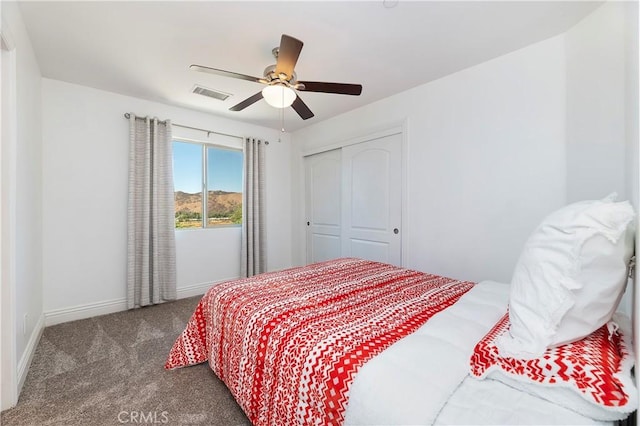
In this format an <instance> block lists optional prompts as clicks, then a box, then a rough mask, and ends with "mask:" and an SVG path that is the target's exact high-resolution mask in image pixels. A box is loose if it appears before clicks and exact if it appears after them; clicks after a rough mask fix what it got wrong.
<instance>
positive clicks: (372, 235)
mask: <svg viewBox="0 0 640 426" xmlns="http://www.w3.org/2000/svg"><path fill="white" fill-rule="evenodd" d="M401 142H402V135H401V134H395V135H390V136H385V137H382V138H379V139H374V140H370V141H367V142H362V143H358V144H355V145H349V146H346V147H343V148H342V256H352V257H359V258H363V259H369V260H375V261H380V262H386V263H391V264H393V265H397V266H401V265H402V258H401V248H402V244H401V235H402V234H401V231H402V228H401V223H400V222H401V218H402V194H401V188H402V181H401V180H402V178H401V167H402V160H401V158H402V157H401V146H402V143H401Z"/></svg>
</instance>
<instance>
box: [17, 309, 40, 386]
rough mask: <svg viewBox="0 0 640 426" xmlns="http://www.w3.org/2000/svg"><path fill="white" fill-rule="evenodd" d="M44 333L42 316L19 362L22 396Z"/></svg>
mask: <svg viewBox="0 0 640 426" xmlns="http://www.w3.org/2000/svg"><path fill="white" fill-rule="evenodd" d="M43 331H44V314H43V315H40V318H38V322H37V323H36V325H35V327H34V328H33V331H32V332H31V336H29V341H28V342H27V346H26V347H25V348H24V353H23V354H22V357H21V358H20V361H19V362H18V395H20V392H22V386H23V385H24V381H25V379H26V378H27V373H28V372H29V367H30V366H31V361H33V355H34V354H35V353H36V348H37V347H38V342H39V341H40V337H42V332H43Z"/></svg>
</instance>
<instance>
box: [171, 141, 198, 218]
mask: <svg viewBox="0 0 640 426" xmlns="http://www.w3.org/2000/svg"><path fill="white" fill-rule="evenodd" d="M202 173H203V171H202V144H194V143H186V142H173V186H174V202H175V218H176V228H179V229H181V228H202V211H203V209H202V207H203V203H202V182H203V180H202Z"/></svg>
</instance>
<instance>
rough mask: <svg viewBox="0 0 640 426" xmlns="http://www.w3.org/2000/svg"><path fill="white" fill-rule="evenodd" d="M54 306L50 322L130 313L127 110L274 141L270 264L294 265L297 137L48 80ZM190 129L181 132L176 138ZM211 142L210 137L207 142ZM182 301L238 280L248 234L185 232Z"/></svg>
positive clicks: (48, 253)
mask: <svg viewBox="0 0 640 426" xmlns="http://www.w3.org/2000/svg"><path fill="white" fill-rule="evenodd" d="M42 99H43V131H44V138H43V146H44V151H43V153H44V158H43V180H44V197H43V200H44V201H43V204H44V205H43V209H44V241H43V252H44V265H43V267H44V310H45V313H46V316H47V323H55V322H60V321H66V320H69V319H74V318H77V317H84V316H90V315H95V314H96V313H103V312H111V311H115V310H120V309H123V307H124V297H125V294H126V247H127V240H126V238H127V226H126V222H127V170H128V144H129V124H128V120H126V119H125V118H124V117H123V114H124V113H125V112H133V113H135V114H137V115H150V116H157V117H159V118H161V119H171V120H172V121H173V122H174V123H178V124H184V125H188V126H194V127H199V128H205V129H211V130H215V131H219V132H223V133H229V134H234V135H239V136H255V137H259V138H263V139H266V140H268V141H270V145H269V146H268V147H267V160H266V166H267V177H266V180H267V185H266V191H267V199H268V203H267V206H266V208H267V235H268V237H269V238H268V241H267V258H268V268H269V269H270V270H273V269H279V268H283V267H287V266H289V265H291V246H290V241H291V231H290V228H291V226H290V216H291V203H290V199H289V197H288V194H289V193H290V174H289V170H290V168H289V164H290V161H291V160H290V154H289V146H290V138H289V136H288V135H284V136H282V142H281V143H278V142H277V140H278V137H279V136H280V135H279V133H278V132H277V131H276V130H273V129H267V128H263V127H258V126H253V125H249V124H244V123H241V122H237V121H233V120H228V119H224V118H220V117H215V116H212V115H210V114H205V113H201V112H196V111H192V110H187V109H182V108H176V107H171V106H167V105H164V104H160V103H156V102H149V101H145V100H141V99H136V98H132V97H127V96H122V95H118V94H114V93H110V92H105V91H101V90H96V89H92V88H88V87H83V86H78V85H74V84H69V83H65V82H61V81H56V80H50V79H43V94H42ZM180 131H182V130H181V129H180V128H178V127H176V128H175V133H178V132H180ZM202 136H204V134H203V133H201V134H200V137H202ZM176 249H177V253H176V257H177V272H178V295H179V297H180V296H182V297H185V296H188V295H191V294H198V293H200V294H201V293H202V292H204V290H205V288H206V287H207V286H209V285H210V283H212V282H216V281H220V280H225V279H230V278H236V277H237V276H238V274H239V270H240V266H239V265H240V260H239V256H240V254H239V253H240V228H225V229H205V230H185V231H177V232H176Z"/></svg>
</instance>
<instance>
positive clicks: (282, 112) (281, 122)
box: [280, 96, 284, 133]
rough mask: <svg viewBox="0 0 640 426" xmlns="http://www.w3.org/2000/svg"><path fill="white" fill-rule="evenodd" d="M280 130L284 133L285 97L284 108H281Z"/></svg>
mask: <svg viewBox="0 0 640 426" xmlns="http://www.w3.org/2000/svg"><path fill="white" fill-rule="evenodd" d="M280 130H281V132H282V133H284V96H283V97H282V108H280Z"/></svg>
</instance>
